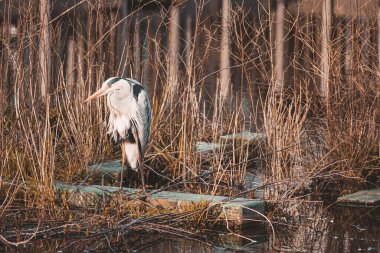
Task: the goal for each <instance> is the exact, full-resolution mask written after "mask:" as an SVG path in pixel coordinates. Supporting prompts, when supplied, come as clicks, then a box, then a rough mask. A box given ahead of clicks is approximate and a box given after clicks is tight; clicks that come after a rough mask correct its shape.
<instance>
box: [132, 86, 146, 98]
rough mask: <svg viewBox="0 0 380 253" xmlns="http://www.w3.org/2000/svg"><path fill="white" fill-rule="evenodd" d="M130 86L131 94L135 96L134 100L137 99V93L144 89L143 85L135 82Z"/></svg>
mask: <svg viewBox="0 0 380 253" xmlns="http://www.w3.org/2000/svg"><path fill="white" fill-rule="evenodd" d="M132 88H133V96H134V97H135V98H136V100H138V97H139V94H140V92H141V91H142V90H143V89H144V87H142V85H140V84H137V83H135V84H134V85H133V87H132Z"/></svg>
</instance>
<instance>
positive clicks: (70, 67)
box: [66, 36, 75, 90]
mask: <svg viewBox="0 0 380 253" xmlns="http://www.w3.org/2000/svg"><path fill="white" fill-rule="evenodd" d="M74 60H75V52H74V37H73V36H70V37H69V39H68V42H67V59H66V82H67V83H68V84H70V85H72V84H73V83H74V82H75V75H74ZM69 90H71V89H69Z"/></svg>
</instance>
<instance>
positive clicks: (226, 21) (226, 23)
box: [220, 0, 231, 100]
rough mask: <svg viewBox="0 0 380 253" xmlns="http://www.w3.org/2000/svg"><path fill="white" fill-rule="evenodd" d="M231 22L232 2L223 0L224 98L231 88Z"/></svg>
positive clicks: (222, 91)
mask: <svg viewBox="0 0 380 253" xmlns="http://www.w3.org/2000/svg"><path fill="white" fill-rule="evenodd" d="M230 24H231V3H230V0H223V2H222V38H221V44H220V97H221V99H222V100H224V99H225V98H226V97H227V95H228V92H229V90H230V81H231V80H230V79H231V70H230Z"/></svg>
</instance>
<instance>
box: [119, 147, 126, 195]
mask: <svg viewBox="0 0 380 253" xmlns="http://www.w3.org/2000/svg"><path fill="white" fill-rule="evenodd" d="M121 151H122V152H121V153H122V155H121V173H120V174H121V177H120V190H121V189H122V188H123V179H124V170H125V168H126V166H125V165H126V161H127V159H126V154H125V146H124V143H122V144H121Z"/></svg>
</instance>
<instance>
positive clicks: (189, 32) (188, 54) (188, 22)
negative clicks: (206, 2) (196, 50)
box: [186, 15, 192, 66]
mask: <svg viewBox="0 0 380 253" xmlns="http://www.w3.org/2000/svg"><path fill="white" fill-rule="evenodd" d="M191 23H192V20H191V16H190V15H187V16H186V66H190V62H191V48H192V41H191V36H192V25H191Z"/></svg>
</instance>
